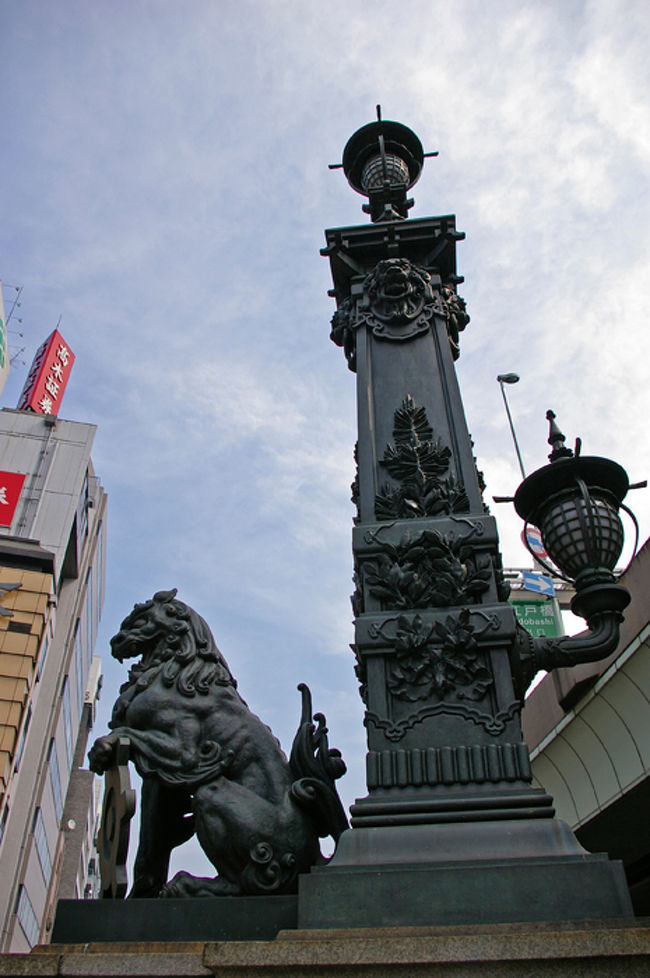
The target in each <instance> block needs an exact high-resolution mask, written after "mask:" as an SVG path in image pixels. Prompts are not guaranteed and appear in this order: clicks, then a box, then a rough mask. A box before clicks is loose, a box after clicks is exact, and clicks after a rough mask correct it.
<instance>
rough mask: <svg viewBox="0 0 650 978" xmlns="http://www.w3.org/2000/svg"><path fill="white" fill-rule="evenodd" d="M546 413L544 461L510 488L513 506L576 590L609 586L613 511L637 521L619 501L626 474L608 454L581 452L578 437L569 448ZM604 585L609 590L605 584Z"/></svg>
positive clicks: (617, 530) (616, 545)
mask: <svg viewBox="0 0 650 978" xmlns="http://www.w3.org/2000/svg"><path fill="white" fill-rule="evenodd" d="M546 417H547V419H548V420H549V422H550V433H549V439H548V441H549V444H550V445H551V446H552V448H553V450H552V452H551V454H550V455H549V459H550V465H546V466H544V467H543V468H541V469H538V470H537V471H536V472H533V473H532V475H530V476H528V478H527V479H524V481H523V482H522V484H521V485H520V486H519V489H518V490H517V492H516V493H515V499H514V502H515V509H516V510H517V513H518V514H519V515H520V516H521V518H522V519H524V520H525V521H526V522H527V523H532V524H533V525H534V526H536V527H537V528H538V529H539V530H540V532H541V535H542V541H543V543H544V547H545V548H546V551H547V553H548V554H549V556H550V558H551V560H552V561H553V562H554V563H555V564H556V565H557V567H558V568H559V570H560V576H561V577H563V578H564V579H565V580H570V581H575V586H576V591H577V592H584V591H585V590H587V589H589V590H592V589H594V588H598V587H602V586H603V585H605V586H607V585H611V584H613V582H614V568H615V567H616V563H617V561H618V560H619V558H620V556H621V552H622V549H623V526H622V523H621V518H620V515H619V510H620V509H624V510H625V511H626V512H627V513H629V515H630V516H631V517H632V519H633V521H634V524H635V526H636V525H637V524H636V519H635V518H634V516H633V514H632V513H631V512H630V510H629V509H628V508H627V506H625V505H624V504H623V499H624V497H625V495H626V493H627V491H628V489H629V488H630V483H629V480H628V476H627V473H626V471H625V469H623V468H622V467H621V466H620V465H618V464H617V463H616V462H613V461H611V460H610V459H607V458H599V457H596V456H581V455H580V439H578V440H577V441H576V448H575V453H574V452H573V451H571V449H570V448H567V447H566V446H565V444H564V437H565V436H564V435H563V434H562V432H561V431H560V429H559V428H558V426H557V424H556V423H555V415H554V413H553V412H552V411H547V413H546ZM637 533H638V527H637ZM607 590H608V592H609V593H610V595H611V593H612V592H611V588H607ZM626 603H627V602H626Z"/></svg>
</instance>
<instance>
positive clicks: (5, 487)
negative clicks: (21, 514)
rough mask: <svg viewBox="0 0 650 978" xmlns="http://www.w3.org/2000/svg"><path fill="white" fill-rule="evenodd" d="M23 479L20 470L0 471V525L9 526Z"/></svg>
mask: <svg viewBox="0 0 650 978" xmlns="http://www.w3.org/2000/svg"><path fill="white" fill-rule="evenodd" d="M24 481H25V476H24V475H23V474H22V473H21V472H0V526H11V524H12V521H13V518H14V513H15V512H16V506H17V505H18V500H19V499H20V493H21V490H22V488H23V483H24Z"/></svg>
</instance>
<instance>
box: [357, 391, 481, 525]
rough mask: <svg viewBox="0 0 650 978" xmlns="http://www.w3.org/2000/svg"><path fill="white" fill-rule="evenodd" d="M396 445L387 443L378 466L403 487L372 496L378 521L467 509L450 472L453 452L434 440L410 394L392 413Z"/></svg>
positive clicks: (464, 496) (383, 489)
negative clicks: (448, 472) (393, 415)
mask: <svg viewBox="0 0 650 978" xmlns="http://www.w3.org/2000/svg"><path fill="white" fill-rule="evenodd" d="M393 438H394V439H395V444H394V445H391V444H388V445H387V446H386V450H385V451H384V457H383V458H382V459H381V460H380V463H379V464H380V465H381V466H383V468H385V469H386V471H387V472H388V474H389V475H390V476H392V478H393V479H394V480H395V481H396V482H399V483H401V485H400V486H399V487H398V488H393V487H392V486H390V485H388V484H385V485H383V486H381V488H380V489H379V492H378V493H377V495H376V496H375V516H376V517H377V519H378V520H391V519H413V518H418V517H421V516H440V515H446V514H449V513H463V512H467V510H468V509H469V500H468V498H467V493H466V492H465V488H464V486H463V485H462V484H461V483H459V482H458V481H457V480H456V479H455V478H454V477H453V476H452V475H447V476H445V475H444V473H445V472H447V470H448V469H449V462H450V459H451V450H450V449H449V448H448V447H447V446H446V445H443V443H442V442H441V441H440V439H435V440H434V434H433V429H432V427H431V425H430V424H429V420H428V418H427V414H426V411H425V409H424V408H423V407H417V405H416V404H415V401H414V400H413V398H412V397H411V395H410V394H409V395H407V397H406V398H405V399H404V400H403V401H402V405H401V407H399V408H398V409H397V411H396V412H395V422H394V427H393Z"/></svg>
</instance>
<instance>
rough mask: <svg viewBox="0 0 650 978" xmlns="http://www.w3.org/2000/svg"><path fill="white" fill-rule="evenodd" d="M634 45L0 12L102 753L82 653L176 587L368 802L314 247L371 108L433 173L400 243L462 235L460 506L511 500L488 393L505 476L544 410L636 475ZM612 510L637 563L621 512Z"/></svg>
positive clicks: (624, 22) (141, 6)
mask: <svg viewBox="0 0 650 978" xmlns="http://www.w3.org/2000/svg"><path fill="white" fill-rule="evenodd" d="M649 27H650V13H649V12H648V7H647V4H646V3H644V2H640V0H639V2H635V0H629V2H624V0H618V2H604V0H594V2H590V3H566V2H554V0H549V2H546V3H543V4H542V3H538V2H535V3H525V2H507V0H501V2H494V3H491V4H484V3H479V2H473V0H470V2H467V0H459V2H454V3H453V4H451V3H449V2H448V0H429V2H419V0H405V2H403V3H402V4H401V5H400V6H399V8H398V7H397V6H396V5H395V3H393V2H391V3H388V2H384V0H379V2H373V3H372V4H370V3H358V2H357V3H343V2H340V0H330V2H329V3H328V4H327V5H324V4H320V3H316V2H313V0H302V2H298V0H284V2H277V0H276V2H273V0H271V2H269V0H266V2H261V0H258V2H252V0H244V2H242V0H239V2H237V3H235V2H229V0H219V2H217V0H212V2H207V0H186V2H183V3H180V2H171V0H155V2H146V0H129V2H128V3H127V2H125V0H112V2H108V0H95V2H88V0H83V2H82V0H60V2H59V3H56V4H54V3H51V2H47V0H41V2H30V0H23V2H21V3H20V4H11V5H10V4H6V5H5V8H4V16H3V31H2V39H1V40H0V46H1V47H0V51H1V55H2V64H3V84H2V89H1V91H0V107H1V110H2V122H3V136H4V157H5V166H4V168H3V179H2V181H0V205H1V207H0V213H2V221H1V222H0V256H1V260H0V277H1V278H2V280H3V281H4V282H5V283H8V284H9V285H21V286H23V288H24V292H23V304H22V308H21V315H22V318H23V326H22V327H21V328H22V330H23V332H24V334H25V338H24V340H22V341H19V338H18V337H17V336H15V335H13V336H12V335H10V342H11V344H12V348H13V350H14V352H15V350H16V349H18V347H19V346H20V345H25V347H26V352H25V355H24V358H25V359H26V360H27V362H28V363H29V361H30V360H31V357H32V355H33V352H34V351H35V349H36V347H37V346H38V345H39V344H40V343H41V341H42V340H43V339H44V337H45V336H46V335H47V334H48V333H49V332H50V331H51V330H52V329H53V328H54V327H55V326H56V323H57V321H58V319H59V316H61V317H62V318H61V326H60V329H61V331H62V333H63V335H64V337H65V338H66V340H67V341H68V342H69V344H70V346H71V348H72V349H73V350H74V352H75V354H76V356H77V360H76V363H75V367H74V370H73V373H72V377H71V380H70V384H69V387H68V390H67V392H66V395H65V400H64V403H63V409H62V412H61V413H62V416H64V417H67V418H70V419H73V420H80V421H91V422H93V423H95V424H97V425H98V434H97V438H96V442H95V450H94V453H93V457H94V461H95V465H96V469H97V472H98V474H99V475H100V477H101V479H102V482H103V484H104V486H105V488H106V490H107V491H108V493H109V496H110V501H109V507H110V510H109V552H108V559H109V566H108V594H107V601H106V607H105V614H104V620H103V623H102V629H101V633H100V637H99V645H98V652H100V653H101V654H102V655H103V657H104V664H105V673H106V682H105V687H104V698H103V704H102V706H103V713H102V716H101V718H100V725H103V724H104V723H105V721H106V717H107V712H108V708H109V707H110V705H111V704H112V702H113V699H114V698H115V693H116V689H117V685H118V683H119V682H120V680H121V678H122V672H121V670H120V668H119V667H117V666H116V665H114V664H113V663H111V662H110V660H109V657H108V653H107V640H108V638H109V637H110V635H111V634H113V633H114V632H115V630H116V629H117V626H118V625H119V622H120V620H121V618H122V617H123V616H124V615H125V614H126V613H127V612H128V611H129V610H130V608H131V606H132V605H133V603H134V602H135V601H136V600H141V599H144V598H146V597H148V596H150V595H151V594H152V593H153V592H154V591H155V590H158V589H162V588H168V587H171V586H176V587H178V589H179V597H181V598H182V599H183V600H185V601H187V602H188V603H189V604H191V605H193V606H195V607H196V608H197V610H198V611H199V612H200V613H201V614H203V615H204V617H205V618H206V619H207V620H208V621H209V623H210V625H211V627H212V629H213V631H214V634H215V637H216V639H217V642H218V644H219V645H220V647H221V649H222V651H223V652H224V654H225V656H226V658H227V659H228V661H229V663H230V665H231V668H232V669H233V672H234V673H235V675H236V676H237V677H238V679H239V683H240V689H241V691H242V694H243V695H244V697H245V698H246V699H247V700H248V702H249V703H250V705H251V706H252V707H253V708H254V709H255V711H256V712H258V713H259V714H260V715H261V716H262V717H263V718H264V719H265V720H266V721H267V722H268V723H269V724H270V725H271V726H272V728H273V729H274V731H275V732H276V733H277V735H278V736H279V737H280V739H281V740H282V742H283V744H284V746H285V748H288V747H289V746H290V742H291V738H292V736H293V732H294V729H295V725H296V722H297V719H298V712H299V698H298V694H297V693H296V692H295V686H296V684H297V683H298V682H299V681H306V682H308V683H309V684H310V685H311V686H312V689H313V693H314V700H315V707H316V708H317V709H320V710H324V711H325V712H326V713H327V716H328V720H329V723H330V728H331V731H332V737H331V739H332V742H333V743H335V744H336V745H337V746H340V747H341V748H342V749H343V752H344V756H345V757H346V759H347V761H348V765H349V768H350V772H349V774H348V776H347V778H346V779H345V782H344V785H343V794H344V796H345V800H346V802H348V803H350V802H351V801H352V800H353V799H354V797H355V796H359V795H363V794H364V792H365V789H364V777H363V754H364V745H365V737H364V731H363V727H362V725H361V716H362V713H361V703H360V701H359V699H358V696H357V693H356V683H355V681H354V677H353V672H352V665H353V663H352V656H351V653H350V652H349V649H348V643H349V642H350V641H352V638H353V632H352V626H351V617H352V616H351V611H350V606H349V600H348V595H349V594H350V592H351V590H352V586H351V582H350V577H351V570H352V568H351V564H352V558H351V551H350V535H351V520H352V515H353V510H352V506H351V504H350V502H349V483H350V481H351V479H352V476H353V462H352V447H353V444H354V441H355V437H356V432H355V393H354V378H353V375H352V374H350V373H349V371H348V370H347V368H346V364H345V360H344V358H343V355H342V353H341V351H340V350H339V349H337V348H336V347H334V346H333V345H332V344H331V343H330V341H329V320H330V317H331V315H332V312H333V311H334V305H333V302H332V300H331V299H329V298H328V297H327V294H326V293H327V289H328V287H329V285H330V282H329V271H328V265H327V262H326V261H325V260H324V259H323V258H321V257H320V256H319V248H320V247H321V246H322V244H323V229H324V228H325V227H334V226H337V225H347V224H356V223H363V222H365V221H366V220H367V218H366V217H365V216H364V215H362V213H361V211H360V206H361V204H362V199H361V198H360V197H358V196H357V195H356V194H354V193H353V191H352V190H351V189H350V188H349V187H348V185H347V183H346V181H345V179H344V177H343V175H342V174H341V172H340V171H329V170H328V169H327V164H328V163H333V162H338V161H339V160H340V157H341V153H342V149H343V146H344V144H345V142H346V140H347V139H348V137H349V136H350V135H351V134H352V132H354V130H355V129H357V128H358V127H359V126H361V125H363V124H364V123H366V122H368V121H372V119H373V118H374V111H375V110H374V107H375V104H376V103H377V102H380V103H381V104H382V106H383V112H384V117H385V118H393V119H398V120H399V121H401V122H404V123H406V124H407V125H410V126H411V127H412V128H413V129H414V130H415V131H416V132H417V133H418V135H419V136H420V138H421V139H422V141H423V143H424V145H425V149H426V150H439V151H440V156H439V157H438V158H437V159H435V160H430V161H428V162H427V164H426V166H425V170H424V173H423V176H422V178H421V180H420V182H419V183H418V185H417V186H416V187H415V188H414V190H413V196H414V197H415V201H416V206H415V208H414V210H413V211H412V212H411V213H412V214H413V216H425V215H428V214H447V213H455V214H456V215H457V224H458V226H459V227H460V228H461V229H462V230H464V231H465V232H466V233H467V240H466V241H464V242H461V243H460V244H459V246H458V263H459V271H460V273H461V274H463V275H464V276H465V279H466V281H465V283H464V285H462V286H461V287H460V288H459V291H460V293H461V294H462V295H463V296H464V298H465V299H466V300H467V303H468V310H469V312H470V314H471V317H472V321H471V323H470V325H469V326H468V328H467V330H466V331H465V333H464V334H463V335H462V353H461V358H460V361H459V363H458V372H459V377H460V382H461V388H462V392H463V396H464V401H465V409H466V414H467V417H468V422H469V427H470V430H471V431H472V434H473V436H474V439H475V443H476V452H477V456H478V459H479V464H480V467H481V468H482V469H483V470H484V472H485V475H486V478H487V481H488V493H487V495H488V497H490V496H491V495H492V494H507V493H509V492H511V491H512V490H514V488H516V486H517V485H518V483H519V473H518V469H517V464H516V458H515V455H514V451H513V447H512V443H511V439H510V434H509V431H508V428H507V421H506V417H505V413H504V410H503V404H502V401H501V396H500V392H499V387H498V384H497V383H496V380H495V378H496V375H497V373H500V372H506V371H516V372H517V373H519V374H520V375H521V382H520V383H519V384H518V385H517V386H516V387H512V388H510V389H509V395H510V404H511V408H512V411H513V415H514V418H515V423H516V426H517V432H518V436H519V439H520V442H521V446H522V451H523V456H524V463H525V465H526V467H527V470H528V471H531V470H532V469H534V468H536V467H538V466H539V465H541V464H543V463H545V461H546V454H547V452H548V447H547V445H546V436H547V425H546V421H545V417H544V416H545V412H546V409H547V408H548V407H552V408H554V410H555V411H556V413H557V415H558V420H559V422H560V424H561V425H562V427H563V430H564V431H565V432H566V434H567V436H568V439H569V442H570V443H572V442H573V439H574V438H575V436H576V435H581V436H582V438H583V445H584V449H583V450H584V451H585V452H586V453H589V454H603V455H610V456H611V457H613V458H615V459H616V460H617V461H619V462H620V463H621V464H623V465H624V466H625V467H626V468H627V470H628V472H629V474H630V477H631V479H632V481H637V480H640V479H643V478H645V477H647V476H648V475H650V445H649V439H648V434H647V419H648V416H650V385H649V384H648V377H647V375H648V341H647V328H646V320H647V315H648V313H647V309H648V306H649V304H650V303H649V300H650V267H649V254H650V241H649V238H650V213H649V211H650V195H649V194H648V178H649V170H650V125H649V122H650V119H649V118H648V117H649V115H650V111H649V108H648V105H649V102H648V90H649V84H648V83H649V74H650V69H649V64H648V57H647V51H648V47H649V43H648V42H649V36H648V35H649V33H650V31H649ZM9 296H10V289H8V288H5V301H6V302H7V300H8V298H9ZM7 304H8V303H7ZM26 371H27V367H26V366H23V365H21V364H20V363H18V362H17V363H16V364H15V365H14V369H13V373H12V376H11V378H10V381H9V383H8V385H7V387H6V389H5V392H4V394H3V395H2V401H1V403H2V405H4V406H7V407H14V406H15V404H16V402H17V398H18V393H19V391H20V389H21V387H22V384H23V381H24V378H25V374H26ZM629 502H630V504H631V505H632V506H633V507H634V509H635V511H636V512H637V514H638V516H639V520H640V523H641V536H642V540H643V539H645V538H646V537H647V536H648V534H649V533H650V493H648V492H647V491H646V492H637V493H633V494H631V497H630V499H629ZM493 508H494V509H496V516H497V518H498V520H499V526H500V532H501V537H502V544H503V550H504V556H505V561H506V564H507V565H509V566H521V565H522V564H524V565H525V564H527V563H528V560H527V557H526V554H525V552H524V551H523V548H522V546H521V544H520V542H519V532H520V524H519V521H518V519H517V518H516V517H515V516H514V514H513V513H511V512H510V511H509V510H508V509H507V508H506V507H499V508H497V507H493ZM96 732H99V728H98V729H97V731H96ZM186 868H189V867H186Z"/></svg>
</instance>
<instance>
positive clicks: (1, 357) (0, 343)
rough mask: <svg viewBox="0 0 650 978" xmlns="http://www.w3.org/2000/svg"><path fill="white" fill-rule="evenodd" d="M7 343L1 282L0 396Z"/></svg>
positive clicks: (4, 379) (6, 369)
mask: <svg viewBox="0 0 650 978" xmlns="http://www.w3.org/2000/svg"><path fill="white" fill-rule="evenodd" d="M9 366H10V363H9V343H8V342H7V320H6V319H5V307H4V302H3V301H2V282H0V394H1V393H2V391H3V389H4V386H5V384H6V383H7V377H8V376H9Z"/></svg>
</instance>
